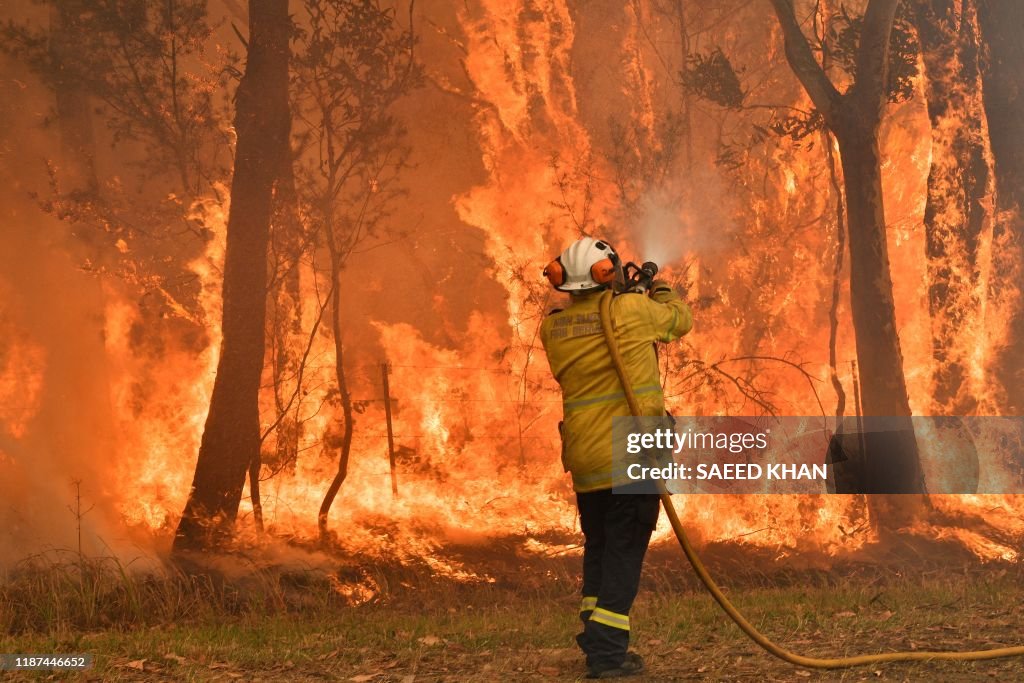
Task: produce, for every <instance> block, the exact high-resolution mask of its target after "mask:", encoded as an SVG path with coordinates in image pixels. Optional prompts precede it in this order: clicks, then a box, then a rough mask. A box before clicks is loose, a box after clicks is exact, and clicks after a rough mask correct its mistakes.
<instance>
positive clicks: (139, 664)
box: [125, 659, 146, 671]
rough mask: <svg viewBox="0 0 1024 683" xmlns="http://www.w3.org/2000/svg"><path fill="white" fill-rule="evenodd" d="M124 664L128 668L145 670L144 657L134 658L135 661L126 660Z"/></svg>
mask: <svg viewBox="0 0 1024 683" xmlns="http://www.w3.org/2000/svg"><path fill="white" fill-rule="evenodd" d="M125 666H126V667H128V668H129V669H135V670H136V671H145V670H146V660H145V659H136V660H135V661H132V662H128V663H127V664H125Z"/></svg>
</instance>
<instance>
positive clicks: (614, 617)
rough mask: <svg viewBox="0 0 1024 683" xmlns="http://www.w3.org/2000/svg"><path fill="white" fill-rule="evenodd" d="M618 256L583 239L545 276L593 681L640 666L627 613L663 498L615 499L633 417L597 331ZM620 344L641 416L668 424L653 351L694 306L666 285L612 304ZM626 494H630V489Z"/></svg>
mask: <svg viewBox="0 0 1024 683" xmlns="http://www.w3.org/2000/svg"><path fill="white" fill-rule="evenodd" d="M621 273H622V268H621V264H620V261H619V257H618V256H617V254H616V253H615V251H614V250H613V249H612V248H611V247H610V246H609V245H608V243H607V242H604V241H602V240H598V239H594V238H592V237H583V238H582V239H580V240H578V241H576V242H575V243H573V244H572V245H570V246H569V247H568V248H567V249H566V250H565V251H563V252H562V254H561V256H559V257H558V258H557V259H556V260H554V261H552V262H551V263H550V264H548V267H547V268H545V269H544V275H545V276H547V278H548V280H549V281H550V282H551V284H552V285H554V287H555V288H556V289H558V290H559V291H562V292H568V293H569V294H570V301H571V302H570V304H569V306H568V307H567V308H565V309H564V310H555V311H553V312H552V313H551V314H550V315H549V316H548V317H546V318H545V319H544V322H543V324H542V326H541V340H542V342H543V344H544V350H545V351H546V353H547V358H548V363H549V364H550V366H551V372H552V374H554V377H555V379H556V380H557V381H558V384H559V386H560V387H561V389H562V408H563V420H562V422H561V423H559V429H560V431H561V436H562V465H563V466H564V467H565V469H566V471H568V472H570V473H571V474H572V481H573V488H574V489H575V491H576V501H577V505H578V508H579V514H580V527H581V528H582V530H583V535H584V539H585V540H584V545H583V600H582V603H581V605H580V619H581V620H582V621H583V632H582V633H580V634H579V635H578V636H576V642H577V643H578V644H579V646H580V649H581V650H583V653H584V655H585V656H586V663H587V669H588V678H618V677H623V676H632V675H636V674H638V673H640V672H641V671H642V670H643V660H642V659H641V658H640V656H639V655H638V654H636V653H634V652H630V651H629V650H628V646H629V628H630V624H629V609H630V607H631V606H632V604H633V599H634V598H635V597H636V593H637V588H638V586H639V582H640V570H641V567H642V565H643V559H644V555H645V554H646V552H647V546H648V543H649V542H650V539H651V533H652V532H653V531H654V527H655V525H656V523H657V520H658V513H659V507H658V496H656V495H651V494H649V493H626V492H621V490H620V489H618V485H619V484H620V482H618V481H617V482H615V484H616V486H617V490H616V492H615V493H613V492H612V485H613V481H612V418H613V417H615V416H620V415H621V416H625V415H630V410H629V406H628V405H627V403H626V398H625V394H624V393H623V391H622V384H621V381H620V380H619V377H618V375H617V374H616V372H615V368H614V367H613V365H612V361H611V357H610V355H609V352H608V346H607V343H606V340H605V337H604V335H603V333H602V329H601V320H600V315H599V311H598V303H599V300H600V298H601V296H602V294H603V292H604V291H605V290H606V289H608V288H610V287H613V286H614V284H615V282H616V281H619V282H621V279H622V278H621ZM611 310H612V319H613V321H614V327H615V336H616V340H617V341H618V346H619V349H620V352H621V355H622V358H623V362H624V365H625V369H626V376H627V377H628V378H629V379H630V380H631V383H632V385H633V391H634V392H635V393H636V398H637V400H638V402H639V404H640V407H641V411H642V413H643V414H644V415H664V414H665V412H664V411H665V405H664V397H663V395H662V391H661V382H660V374H659V370H658V359H657V355H656V352H655V346H654V342H657V341H661V342H667V341H671V340H673V339H677V338H679V337H681V336H682V335H684V334H686V333H687V332H689V331H690V328H691V327H692V315H691V313H690V309H689V307H688V306H687V305H686V304H685V303H684V302H683V301H682V299H681V298H680V297H679V295H678V294H677V293H676V292H675V291H674V290H673V288H672V287H671V286H669V285H668V284H667V283H665V282H663V281H660V280H655V281H654V282H653V283H652V284H651V287H650V291H649V295H645V294H643V293H623V294H619V295H617V296H615V298H614V299H613V301H612V308H611ZM627 491H628V489H627Z"/></svg>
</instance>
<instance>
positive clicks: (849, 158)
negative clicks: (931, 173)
mask: <svg viewBox="0 0 1024 683" xmlns="http://www.w3.org/2000/svg"><path fill="white" fill-rule="evenodd" d="M898 4H899V0H870V2H869V3H868V5H867V9H866V11H865V15H864V19H863V24H862V28H861V34H860V40H859V44H858V46H857V50H856V55H855V78H854V82H853V85H852V86H851V87H850V88H849V89H848V90H847V91H846V92H845V93H841V92H839V90H837V89H836V87H835V85H834V84H833V83H832V81H831V80H830V79H829V77H828V76H827V75H826V73H825V71H824V70H823V69H822V67H821V65H820V64H819V63H818V62H817V61H816V59H815V57H814V54H813V52H812V50H811V47H810V44H809V43H808V41H807V38H806V37H805V36H804V34H803V31H802V30H801V28H800V24H799V22H798V21H797V18H796V14H795V12H794V8H793V3H792V0H772V5H773V7H774V8H775V14H776V15H777V16H778V20H779V24H780V25H781V27H782V31H783V36H784V39H785V49H786V59H787V61H788V62H789V65H790V67H791V68H792V70H793V72H794V74H795V75H796V76H797V78H798V79H799V81H800V83H801V84H802V85H803V87H804V89H805V90H806V91H807V94H808V95H809V96H810V98H811V101H812V102H813V104H814V106H815V108H816V109H817V111H818V112H819V113H820V115H821V116H822V117H823V119H824V122H825V125H826V126H827V127H828V129H829V130H831V131H832V133H833V134H834V135H835V136H836V140H837V142H838V143H839V154H840V162H841V165H842V169H843V182H844V190H845V195H846V210H847V217H848V231H847V232H848V237H849V247H850V299H851V308H852V313H853V324H854V333H855V338H856V345H857V358H858V363H859V365H860V368H861V389H862V398H861V400H862V404H863V410H864V413H865V415H866V416H869V417H884V418H886V420H885V423H886V426H887V428H888V429H894V430H896V431H897V433H899V434H901V435H902V436H900V437H899V438H898V439H895V440H894V439H892V438H887V439H885V440H884V442H883V440H881V439H878V440H875V439H872V435H871V434H869V435H868V444H867V445H868V475H869V479H868V483H869V486H871V487H872V488H870V489H869V490H868V491H867V492H868V493H890V492H896V491H902V492H923V482H922V475H921V469H920V463H919V462H918V454H917V444H916V442H915V440H914V437H913V423H912V420H911V411H910V401H909V396H908V393H907V385H906V379H905V377H904V374H903V357H902V353H901V351H900V341H899V335H898V333H897V329H896V310H895V304H894V302H893V292H892V277H891V274H890V269H889V252H888V246H887V243H886V229H885V210H884V202H883V197H882V173H881V164H880V161H881V159H880V151H879V139H878V131H879V127H880V125H881V121H882V114H883V110H884V107H885V103H886V100H887V93H888V85H889V81H888V67H889V48H890V34H891V32H892V27H893V22H894V20H895V16H896V8H897V5H898ZM872 441H874V444H873V443H872ZM873 446H874V447H873ZM920 507H921V499H920V498H919V497H915V496H900V497H899V498H892V497H888V496H887V497H884V498H878V497H876V500H874V501H873V509H874V511H875V513H876V515H875V520H876V523H877V524H878V525H880V526H882V527H887V528H897V527H899V526H903V525H905V524H906V523H908V522H910V521H912V520H913V519H914V517H915V515H916V514H917V512H918V510H919V509H920Z"/></svg>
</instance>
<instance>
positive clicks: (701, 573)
mask: <svg viewBox="0 0 1024 683" xmlns="http://www.w3.org/2000/svg"><path fill="white" fill-rule="evenodd" d="M612 296H613V294H612V292H611V291H610V290H609V291H607V292H605V293H604V294H603V295H602V296H601V302H600V310H601V329H602V330H603V331H604V338H605V341H606V342H607V344H608V352H609V354H610V356H611V359H612V365H613V366H614V367H615V373H616V374H617V375H618V376H619V381H620V382H621V383H622V390H623V392H624V393H625V395H626V401H627V402H628V403H629V410H630V412H631V413H633V415H636V416H640V406H639V404H638V403H637V401H636V395H634V393H633V387H632V384H631V383H630V381H629V378H628V377H626V368H625V365H624V364H623V362H622V356H621V355H620V354H619V346H618V343H617V342H616V340H615V328H614V327H613V324H612V311H611V302H612ZM661 504H662V505H663V506H664V508H665V514H666V515H667V516H668V521H669V523H671V525H672V530H673V531H674V532H675V534H676V539H677V540H678V541H679V545H680V546H681V547H682V549H683V553H684V554H685V555H686V559H687V560H689V561H690V564H691V565H692V566H693V571H694V572H696V573H697V576H698V577H699V578H700V580H701V583H703V584H704V587H705V588H707V589H708V592H709V593H711V596H712V597H713V598H714V599H715V602H717V603H718V604H719V605H720V606H721V607H722V609H723V610H724V611H725V613H726V614H728V615H729V618H730V619H732V620H733V622H735V624H736V625H737V626H739V627H740V630H741V631H743V632H744V633H745V634H747V637H749V638H750V639H751V640H753V641H754V642H755V643H757V644H758V645H760V646H761V647H762V648H764V649H765V650H767V651H768V652H770V653H771V654H773V655H775V656H776V657H778V658H779V659H782V660H785V661H787V662H789V663H790V664H796V665H797V666H803V667H807V668H809V669H843V668H847V667H852V666H864V665H866V664H880V663H882V662H915V661H917V662H920V661H933V660H951V661H958V662H965V661H976V660H980V659H998V658H1001V657H1017V656H1022V655H1024V646H1021V645H1018V646H1014V647H999V648H995V649H992V650H968V651H965V652H886V653H883V654H876V655H859V656H856V657H833V658H829V657H806V656H804V655H798V654H796V653H795V652H790V651H789V650H787V649H785V648H783V647H780V646H778V645H776V644H775V643H773V642H772V641H771V640H769V639H768V637H767V636H765V635H764V634H763V633H761V632H760V631H758V630H757V628H756V627H755V626H754V625H753V624H751V623H750V622H749V621H747V619H746V617H744V616H743V615H742V614H741V613H740V611H739V610H738V609H736V607H735V606H734V605H733V604H732V603H731V602H730V601H729V598H727V597H726V596H725V593H723V592H722V589H721V588H719V587H718V584H716V583H715V581H714V579H712V578H711V575H710V574H708V570H707V569H706V568H705V567H704V563H703V562H701V561H700V557H698V556H697V552H696V551H695V550H694V549H693V546H692V545H691V544H690V539H689V538H687V537H686V531H685V530H684V529H683V523H682V522H681V521H680V520H679V515H678V514H676V509H675V506H674V505H673V504H672V495H671V494H669V493H668V492H666V491H664V490H663V491H662V493H661Z"/></svg>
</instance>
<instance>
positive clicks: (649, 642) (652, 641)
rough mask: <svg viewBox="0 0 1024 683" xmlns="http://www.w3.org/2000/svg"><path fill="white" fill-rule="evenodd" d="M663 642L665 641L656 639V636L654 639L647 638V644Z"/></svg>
mask: <svg viewBox="0 0 1024 683" xmlns="http://www.w3.org/2000/svg"><path fill="white" fill-rule="evenodd" d="M664 642H665V641H664V640H658V639H657V638H655V639H654V640H648V641H647V644H648V645H662V644H664Z"/></svg>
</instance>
